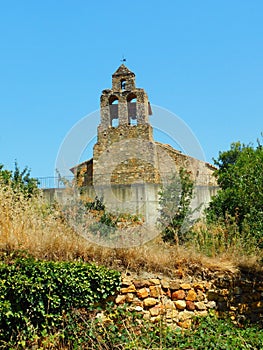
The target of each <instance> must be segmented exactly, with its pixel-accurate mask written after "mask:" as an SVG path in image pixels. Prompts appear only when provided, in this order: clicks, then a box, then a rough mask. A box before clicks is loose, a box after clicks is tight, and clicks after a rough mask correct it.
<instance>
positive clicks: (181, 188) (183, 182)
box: [158, 169, 194, 244]
mask: <svg viewBox="0 0 263 350" xmlns="http://www.w3.org/2000/svg"><path fill="white" fill-rule="evenodd" d="M193 189H194V182H193V181H192V180H191V177H190V174H189V173H188V172H187V171H186V170H184V169H180V171H179V175H174V176H173V177H172V178H171V180H170V181H169V182H168V184H167V185H166V186H164V187H163V188H162V189H161V191H160V192H159V196H160V197H159V204H160V216H159V219H158V221H159V223H160V226H161V230H162V239H163V241H164V242H170V243H172V244H179V243H183V242H185V241H186V236H185V230H186V229H187V228H188V227H189V226H190V223H191V214H192V211H191V209H190V204H191V200H192V198H193Z"/></svg>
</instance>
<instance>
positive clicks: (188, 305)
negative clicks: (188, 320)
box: [186, 300, 195, 311]
mask: <svg viewBox="0 0 263 350" xmlns="http://www.w3.org/2000/svg"><path fill="white" fill-rule="evenodd" d="M186 308H187V310H189V311H194V310H195V303H194V302H193V301H191V300H187V301H186Z"/></svg>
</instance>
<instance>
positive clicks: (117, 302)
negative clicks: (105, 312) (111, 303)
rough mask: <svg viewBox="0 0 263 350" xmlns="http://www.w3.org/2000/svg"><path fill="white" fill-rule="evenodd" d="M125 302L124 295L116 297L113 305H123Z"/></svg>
mask: <svg viewBox="0 0 263 350" xmlns="http://www.w3.org/2000/svg"><path fill="white" fill-rule="evenodd" d="M125 301H126V295H118V296H117V297H116V299H115V303H116V304H117V305H119V304H124V303H125Z"/></svg>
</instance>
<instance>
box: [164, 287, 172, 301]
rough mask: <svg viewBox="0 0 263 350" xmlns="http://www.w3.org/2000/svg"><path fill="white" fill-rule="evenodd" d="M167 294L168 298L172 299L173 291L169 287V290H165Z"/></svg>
mask: <svg viewBox="0 0 263 350" xmlns="http://www.w3.org/2000/svg"><path fill="white" fill-rule="evenodd" d="M165 295H166V296H168V298H170V299H172V293H171V291H170V289H167V291H166V292H165Z"/></svg>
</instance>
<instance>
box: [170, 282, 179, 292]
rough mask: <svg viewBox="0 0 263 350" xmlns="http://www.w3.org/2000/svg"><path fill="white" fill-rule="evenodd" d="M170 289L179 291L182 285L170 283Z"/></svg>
mask: <svg viewBox="0 0 263 350" xmlns="http://www.w3.org/2000/svg"><path fill="white" fill-rule="evenodd" d="M170 289H172V290H178V289H180V283H179V282H178V281H175V280H174V281H170Z"/></svg>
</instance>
